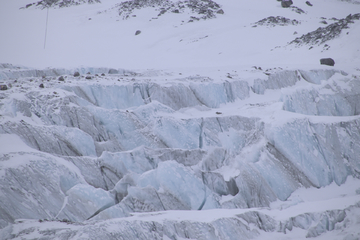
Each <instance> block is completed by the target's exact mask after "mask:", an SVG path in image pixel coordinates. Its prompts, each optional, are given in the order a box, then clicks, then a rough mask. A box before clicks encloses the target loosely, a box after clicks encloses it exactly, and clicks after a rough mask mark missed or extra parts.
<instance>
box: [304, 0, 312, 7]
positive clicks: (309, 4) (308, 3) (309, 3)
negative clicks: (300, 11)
mask: <svg viewBox="0 0 360 240" xmlns="http://www.w3.org/2000/svg"><path fill="white" fill-rule="evenodd" d="M305 3H306V4H307V5H308V6H310V7H312V6H313V5H312V4H311V2H309V1H306V2H305Z"/></svg>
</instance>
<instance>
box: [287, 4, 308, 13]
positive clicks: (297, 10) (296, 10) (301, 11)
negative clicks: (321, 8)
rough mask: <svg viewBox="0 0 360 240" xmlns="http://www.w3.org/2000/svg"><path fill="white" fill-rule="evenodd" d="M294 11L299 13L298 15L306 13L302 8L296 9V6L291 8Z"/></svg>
mask: <svg viewBox="0 0 360 240" xmlns="http://www.w3.org/2000/svg"><path fill="white" fill-rule="evenodd" d="M290 8H291V10H292V11H294V12H296V13H298V14H302V13H305V11H304V10H302V9H301V8H298V7H295V6H292V7H290Z"/></svg>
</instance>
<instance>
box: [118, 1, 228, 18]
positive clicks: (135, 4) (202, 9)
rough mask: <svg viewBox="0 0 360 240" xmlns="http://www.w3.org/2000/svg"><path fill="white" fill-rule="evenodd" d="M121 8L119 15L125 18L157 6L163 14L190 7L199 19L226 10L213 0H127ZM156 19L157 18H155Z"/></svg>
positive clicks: (214, 15)
mask: <svg viewBox="0 0 360 240" xmlns="http://www.w3.org/2000/svg"><path fill="white" fill-rule="evenodd" d="M116 7H118V9H119V16H121V17H122V18H123V19H128V18H129V17H130V16H132V15H133V14H132V13H133V11H135V10H136V9H141V8H145V7H153V8H156V10H157V11H159V13H158V14H157V16H158V17H159V16H161V15H163V14H165V13H166V12H169V13H176V14H179V13H184V12H185V9H190V10H191V11H192V12H193V13H196V14H198V15H199V19H209V18H215V17H216V14H224V10H222V9H220V5H219V4H217V3H216V2H214V1H212V0H185V1H178V2H172V1H168V0H137V1H125V2H122V3H119V4H117V5H116ZM155 19H156V18H155Z"/></svg>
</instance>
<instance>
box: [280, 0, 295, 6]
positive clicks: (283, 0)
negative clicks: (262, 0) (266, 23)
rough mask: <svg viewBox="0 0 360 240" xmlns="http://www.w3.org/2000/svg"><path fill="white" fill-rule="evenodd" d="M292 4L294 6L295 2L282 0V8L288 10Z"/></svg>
mask: <svg viewBox="0 0 360 240" xmlns="http://www.w3.org/2000/svg"><path fill="white" fill-rule="evenodd" d="M292 4H293V1H292V0H282V1H281V6H282V7H283V8H288V7H290V6H291V5H292Z"/></svg>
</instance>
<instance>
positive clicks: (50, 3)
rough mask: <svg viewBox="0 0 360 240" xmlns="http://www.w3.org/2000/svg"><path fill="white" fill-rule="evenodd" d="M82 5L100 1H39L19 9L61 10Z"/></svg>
mask: <svg viewBox="0 0 360 240" xmlns="http://www.w3.org/2000/svg"><path fill="white" fill-rule="evenodd" d="M84 3H89V4H91V3H100V0H70V1H69V0H60V1H59V0H41V1H38V2H34V3H29V4H27V5H26V6H25V7H22V8H20V9H24V8H29V7H32V6H35V7H37V8H41V9H45V8H49V7H53V8H62V7H70V6H77V5H81V4H84Z"/></svg>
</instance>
